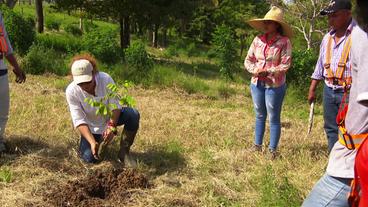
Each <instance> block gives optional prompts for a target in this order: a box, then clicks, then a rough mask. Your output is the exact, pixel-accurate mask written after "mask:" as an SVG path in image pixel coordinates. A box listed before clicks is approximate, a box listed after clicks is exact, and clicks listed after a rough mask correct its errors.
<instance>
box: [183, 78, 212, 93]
mask: <svg viewBox="0 0 368 207" xmlns="http://www.w3.org/2000/svg"><path fill="white" fill-rule="evenodd" d="M178 84H179V86H180V87H181V88H183V89H184V90H185V91H186V92H187V93H189V94H193V93H205V92H207V91H208V90H209V89H210V86H209V85H208V84H206V83H205V82H204V81H203V80H202V79H199V78H196V77H189V76H186V77H185V78H182V79H181V80H179V83H178Z"/></svg>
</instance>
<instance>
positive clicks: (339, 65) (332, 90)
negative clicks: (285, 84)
mask: <svg viewBox="0 0 368 207" xmlns="http://www.w3.org/2000/svg"><path fill="white" fill-rule="evenodd" d="M329 7H330V8H332V9H325V10H323V11H322V12H321V15H327V16H328V24H329V26H330V27H331V28H332V30H330V31H329V32H328V33H327V34H326V35H325V36H324V38H323V40H322V43H321V47H320V52H319V59H318V62H317V65H316V67H315V70H314V73H313V74H312V81H311V84H310V87H309V94H308V101H309V103H312V102H314V100H315V97H316V95H315V91H316V88H317V85H318V83H319V82H321V81H324V83H325V84H324V89H323V119H324V129H325V132H326V135H327V140H328V152H330V151H331V149H332V147H333V146H334V144H335V143H336V141H337V139H338V136H337V134H338V128H337V124H336V116H337V113H338V110H339V106H340V104H341V100H342V97H343V95H344V84H348V85H350V84H351V71H350V68H351V63H350V46H351V32H352V31H353V29H354V27H355V25H356V22H355V21H354V20H353V19H352V16H351V2H350V0H332V1H330V4H329Z"/></svg>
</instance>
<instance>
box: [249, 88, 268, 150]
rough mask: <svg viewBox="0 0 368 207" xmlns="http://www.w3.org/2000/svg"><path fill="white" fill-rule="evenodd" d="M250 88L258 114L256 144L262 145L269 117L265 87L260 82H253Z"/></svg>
mask: <svg viewBox="0 0 368 207" xmlns="http://www.w3.org/2000/svg"><path fill="white" fill-rule="evenodd" d="M250 88H251V93H252V99H253V106H254V111H255V114H256V124H255V128H256V129H255V139H254V144H255V145H256V146H262V144H263V136H264V132H265V127H266V119H267V109H266V101H265V87H264V86H263V85H262V84H260V83H258V84H257V85H254V84H251V85H250Z"/></svg>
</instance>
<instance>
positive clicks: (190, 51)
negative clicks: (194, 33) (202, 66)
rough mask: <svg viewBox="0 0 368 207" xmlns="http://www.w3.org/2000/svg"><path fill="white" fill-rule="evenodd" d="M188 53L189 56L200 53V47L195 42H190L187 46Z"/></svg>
mask: <svg viewBox="0 0 368 207" xmlns="http://www.w3.org/2000/svg"><path fill="white" fill-rule="evenodd" d="M186 54H187V56H188V57H194V56H198V55H199V51H198V48H197V46H196V44H195V43H194V42H192V43H190V44H189V45H188V47H187V48H186Z"/></svg>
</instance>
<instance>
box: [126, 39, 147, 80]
mask: <svg viewBox="0 0 368 207" xmlns="http://www.w3.org/2000/svg"><path fill="white" fill-rule="evenodd" d="M125 61H126V63H127V64H128V66H129V67H131V68H134V69H135V71H136V74H137V75H140V76H145V75H147V74H148V72H149V71H150V70H151V69H152V68H153V62H152V60H151V58H150V57H149V55H148V53H147V51H146V46H145V45H144V44H143V43H142V42H141V41H135V42H133V43H132V44H131V45H130V46H129V47H128V48H127V49H126V50H125Z"/></svg>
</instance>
